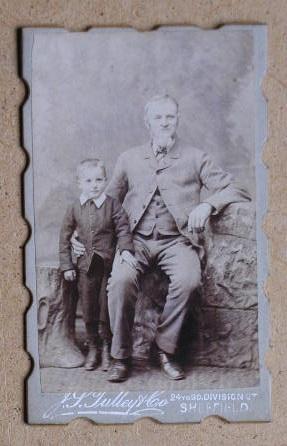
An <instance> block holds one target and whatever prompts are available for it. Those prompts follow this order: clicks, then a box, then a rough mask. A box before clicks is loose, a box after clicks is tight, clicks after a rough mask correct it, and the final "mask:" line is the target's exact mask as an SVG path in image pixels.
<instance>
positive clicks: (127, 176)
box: [73, 95, 249, 382]
mask: <svg viewBox="0 0 287 446" xmlns="http://www.w3.org/2000/svg"><path fill="white" fill-rule="evenodd" d="M178 117H179V115H178V104H177V102H176V101H175V100H174V99H173V98H172V97H170V96H168V95H165V96H157V97H155V98H153V99H152V100H151V101H150V102H149V103H148V104H147V105H146V109H145V123H146V126H147V128H148V130H149V132H150V141H149V142H148V143H147V144H145V145H143V146H140V147H136V148H133V149H131V150H128V151H126V152H124V153H123V154H121V155H120V156H119V158H118V161H117V164H116V166H115V170H114V174H113V177H112V180H111V182H110V184H109V186H108V188H107V191H106V192H107V194H109V195H110V196H112V197H114V198H117V199H119V200H120V201H121V202H123V207H124V208H125V210H126V212H127V214H128V216H129V222H130V227H131V230H132V232H133V237H134V248H135V257H136V259H137V263H136V264H134V265H133V266H131V265H130V264H128V263H127V262H123V261H122V260H121V258H120V256H119V255H116V257H115V260H114V263H113V269H112V274H111V277H110V280H109V284H108V305H109V315H110V324H111V330H112V333H113V338H112V347H111V355H112V357H113V358H114V363H113V366H112V368H111V371H110V375H109V380H110V381H112V382H120V381H124V380H126V379H127V377H128V374H129V367H130V361H129V359H130V357H131V353H132V336H131V333H132V327H133V321H134V309H135V302H136V299H137V296H138V290H139V278H140V275H141V274H142V273H143V272H144V271H145V270H146V269H147V268H148V267H149V266H150V265H151V264H153V265H158V266H159V267H160V268H161V269H162V270H163V271H164V272H165V273H166V275H167V276H168V278H169V288H168V294H167V296H166V301H165V305H164V307H163V311H162V314H161V316H160V319H159V324H158V327H157V333H156V338H155V342H156V345H157V347H158V357H159V362H160V365H161V368H162V370H163V372H164V373H165V375H166V376H167V377H168V378H170V379H174V380H178V379H183V378H184V372H183V370H182V369H181V368H180V366H179V365H178V364H177V363H176V362H175V360H174V354H175V352H176V349H177V347H178V341H179V336H180V332H181V328H182V325H183V322H184V319H185V316H186V314H187V311H188V308H189V305H190V299H191V298H192V296H193V294H194V293H193V292H194V290H195V289H196V288H197V287H198V286H199V285H200V281H201V264H200V260H201V258H202V257H203V248H202V247H201V246H200V245H199V243H198V233H199V232H201V231H203V230H204V226H205V224H206V222H207V220H208V218H209V217H210V215H212V214H217V213H218V212H220V211H221V210H222V209H223V208H224V207H225V206H227V205H228V204H230V203H233V202H238V201H246V200H249V195H248V194H247V192H246V191H245V190H244V189H242V188H240V187H239V186H236V185H235V184H234V182H233V181H232V178H231V176H230V175H229V174H227V173H225V172H224V171H222V170H221V169H220V168H218V167H217V166H216V165H215V164H214V163H213V162H212V160H211V159H210V157H209V156H208V155H207V154H205V153H203V152H201V151H200V150H198V149H196V148H194V147H192V146H191V145H190V144H188V143H186V142H184V141H181V140H180V139H179V138H178V137H177V136H176V129H177V125H178ZM202 187H206V188H207V189H208V190H210V192H211V195H210V196H209V197H208V199H205V200H204V202H201V203H200V191H201V188H202ZM73 247H74V250H75V252H76V253H81V252H82V247H81V245H79V244H77V242H76V241H73Z"/></svg>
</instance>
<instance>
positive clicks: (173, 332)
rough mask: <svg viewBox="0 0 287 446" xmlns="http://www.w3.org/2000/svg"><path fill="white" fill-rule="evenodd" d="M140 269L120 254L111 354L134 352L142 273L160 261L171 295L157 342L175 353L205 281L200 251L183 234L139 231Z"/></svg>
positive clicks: (111, 300)
mask: <svg viewBox="0 0 287 446" xmlns="http://www.w3.org/2000/svg"><path fill="white" fill-rule="evenodd" d="M134 246H135V256H136V258H137V261H138V268H137V269H135V268H133V267H131V266H130V265H129V264H128V263H126V262H125V261H123V260H122V259H121V257H120V254H119V253H117V254H116V257H115V260H114V264H113V269H112V274H111V277H110V279H109V283H108V308H109V315H110V326H111V331H112V334H113V337H112V348H111V354H112V356H113V357H114V358H116V359H125V358H128V357H130V356H131V354H132V327H133V322H134V310H135V303H136V299H137V296H138V291H139V286H140V285H139V283H140V276H141V274H142V273H144V272H145V270H146V269H147V268H149V267H150V265H151V264H156V265H157V266H159V267H160V268H161V269H162V271H163V272H164V273H165V274H166V275H167V276H168V278H169V287H168V294H167V296H166V301H165V304H164V307H163V311H162V314H161V316H160V319H159V324H158V327H157V332H156V338H155V342H156V344H157V346H158V347H159V348H160V349H161V350H163V351H165V352H166V353H170V354H174V353H175V351H176V348H177V346H178V340H179V336H180V332H181V328H182V325H183V322H184V319H185V316H186V314H187V312H188V309H189V305H190V299H191V297H192V295H193V292H194V290H195V289H196V288H197V287H198V286H199V285H200V283H201V267H200V261H199V258H198V255H197V252H196V250H195V249H194V248H193V247H192V246H191V244H190V242H189V241H188V240H187V239H186V238H185V237H183V236H182V235H176V236H170V235H169V236H161V235H158V236H157V237H155V236H154V235H151V236H143V235H140V234H135V236H134Z"/></svg>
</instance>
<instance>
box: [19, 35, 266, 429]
mask: <svg viewBox="0 0 287 446" xmlns="http://www.w3.org/2000/svg"><path fill="white" fill-rule="evenodd" d="M127 48H129V50H127ZM22 52H23V68H22V78H23V79H24V81H25V83H26V84H27V85H28V87H29V95H28V98H27V101H26V102H25V104H24V106H23V131H24V147H25V150H26V151H27V153H28V156H29V162H30V163H29V167H28V169H27V171H26V172H25V217H26V218H27V220H28V222H29V224H30V225H31V229H32V232H31V237H30V239H29V241H28V242H27V244H26V248H25V263H26V285H27V287H28V289H29V290H30V291H31V295H32V303H31V306H30V308H29V310H28V313H27V351H28V352H29V354H30V355H31V357H32V359H33V367H32V366H31V367H32V370H31V373H30V375H29V377H28V378H27V389H28V392H27V394H28V396H27V398H28V401H27V407H28V422H29V423H32V424H54V423H56V424H62V423H68V422H69V421H71V420H73V419H75V418H77V417H87V418H89V419H91V420H94V421H95V422H97V423H130V422H134V421H136V420H138V419H140V418H142V417H151V418H153V419H154V420H158V421H160V422H164V423H172V422H173V423H174V422H176V423H182V422H200V421H201V420H202V419H204V418H205V417H207V416H211V415H217V416H220V417H222V418H225V419H226V420H228V421H269V420H270V417H271V415H270V377H269V373H268V371H267V369H266V366H265V364H264V356H265V354H266V351H267V348H268V311H267V299H266V297H265V295H264V292H263V287H264V282H265V280H266V276H267V266H266V265H267V244H266V239H265V236H264V233H263V231H262V228H261V222H262V218H263V216H264V214H265V212H266V202H267V200H266V171H265V167H264V165H263V162H262V159H261V155H262V150H263V145H264V141H265V139H266V104H265V101H264V99H263V96H262V92H261V83H262V79H263V77H264V75H265V71H266V28H265V27H264V26H225V27H222V28H220V29H219V30H216V31H213V30H211V31H203V30H200V29H197V28H194V27H160V28H159V29H157V30H156V31H150V32H146V33H141V32H138V31H135V30H131V29H116V28H107V29H100V28H99V29H92V30H90V31H89V32H85V33H70V32H68V31H65V30H61V29H57V30H56V29H41V28H33V29H30V28H29V29H28V28H27V29H24V30H22ZM162 92H164V93H166V92H168V93H169V94H170V95H171V96H173V97H175V98H176V100H177V101H178V104H179V111H180V115H179V116H180V123H179V126H178V130H177V134H178V135H179V137H182V136H183V137H184V139H185V140H188V141H189V140H190V141H192V142H191V147H193V146H195V147H198V148H199V149H201V150H204V151H206V152H208V153H210V154H211V155H213V158H215V160H216V161H217V162H218V164H220V165H221V166H222V167H223V168H224V170H226V171H228V172H230V173H231V174H232V175H233V177H235V178H236V179H237V180H239V181H240V183H241V184H244V186H246V187H247V189H248V190H249V193H250V196H251V198H252V199H251V200H249V201H242V202H234V203H231V204H229V205H227V206H226V207H224V209H222V210H221V212H219V213H215V215H211V217H210V218H209V220H208V221H207V223H206V226H205V229H204V231H202V232H201V233H200V234H198V239H199V244H200V245H201V246H202V248H203V251H202V252H204V256H203V257H202V258H201V272H202V281H201V286H200V287H198V289H197V290H196V291H195V292H194V295H193V299H192V300H191V303H190V307H189V309H188V313H187V316H186V318H185V321H184V323H183V326H182V330H181V334H180V339H179V340H178V349H177V351H176V355H175V358H176V360H178V362H179V363H180V364H181V365H182V367H183V368H184V370H185V375H186V378H185V379H184V380H180V381H172V380H169V379H168V378H167V377H166V376H165V375H164V374H163V373H162V372H161V370H160V366H159V362H158V356H157V346H156V342H155V337H156V332H157V326H158V324H159V320H160V318H161V314H162V312H163V308H164V305H165V302H166V296H167V293H168V289H169V278H168V276H167V275H166V274H165V273H164V272H163V271H162V270H161V269H160V268H159V267H158V266H157V265H156V264H154V265H151V266H150V267H149V268H148V269H147V270H146V271H145V273H144V274H142V275H141V277H140V291H139V293H138V299H137V302H136V306H135V316H134V324H133V329H132V330H131V333H130V337H131V339H132V345H133V347H132V355H131V356H132V357H131V359H130V361H131V364H132V365H131V370H130V375H129V377H128V379H127V380H125V381H124V382H121V383H111V382H109V381H108V379H107V378H108V373H107V372H104V371H102V370H101V369H100V367H97V368H96V369H95V370H92V371H86V370H85V368H84V365H85V360H86V355H87V348H88V346H87V342H86V339H85V327H84V322H83V311H82V305H81V301H80V299H79V295H78V289H77V283H76V281H74V282H68V281H66V280H64V278H63V273H62V272H61V270H60V268H59V259H58V238H59V231H60V224H61V219H62V217H63V213H64V210H65V208H66V206H67V204H69V203H70V202H71V200H72V199H74V198H75V197H76V196H77V193H78V192H77V188H76V186H75V184H73V181H74V170H75V166H77V164H78V163H79V162H80V161H81V160H82V159H85V158H86V159H87V158H93V157H94V158H95V157H96V158H100V159H103V160H104V161H105V164H106V166H107V171H108V176H109V177H111V176H112V173H113V169H114V166H115V162H116V160H117V158H118V156H119V155H120V154H121V153H122V152H123V151H125V150H127V149H129V148H131V147H133V146H136V145H139V144H140V143H141V142H142V141H144V139H145V138H147V137H148V135H147V134H146V130H145V127H144V120H143V110H144V106H145V104H146V102H147V101H148V100H149V98H150V97H152V96H155V95H156V94H162ZM191 150H192V149H191ZM208 194H209V191H203V194H202V198H201V200H202V201H203V202H204V200H205V199H207V198H206V197H208ZM185 207H186V209H188V203H186V206H185ZM187 217H188V216H187ZM187 217H186V218H187ZM73 259H74V261H75V262H76V257H75V256H73Z"/></svg>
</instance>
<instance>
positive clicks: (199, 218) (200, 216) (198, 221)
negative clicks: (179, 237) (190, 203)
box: [188, 203, 212, 232]
mask: <svg viewBox="0 0 287 446" xmlns="http://www.w3.org/2000/svg"><path fill="white" fill-rule="evenodd" d="M211 212H212V206H211V204H209V203H201V204H199V205H198V206H196V208H195V209H193V211H191V213H190V214H189V218H188V230H189V231H190V232H193V231H194V232H203V231H204V226H205V224H206V222H207V220H208V218H209V217H210V214H211Z"/></svg>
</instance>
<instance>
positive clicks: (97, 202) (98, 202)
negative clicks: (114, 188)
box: [80, 192, 107, 208]
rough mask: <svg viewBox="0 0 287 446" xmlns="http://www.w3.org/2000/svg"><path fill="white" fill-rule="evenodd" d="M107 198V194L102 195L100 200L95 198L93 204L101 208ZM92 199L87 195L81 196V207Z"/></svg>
mask: <svg viewBox="0 0 287 446" xmlns="http://www.w3.org/2000/svg"><path fill="white" fill-rule="evenodd" d="M106 198H107V196H106V194H105V192H103V193H101V195H100V196H99V197H98V198H93V202H94V203H95V205H96V206H97V208H100V207H101V206H102V204H103V203H104V202H105V200H106ZM89 199H90V198H89V197H87V195H85V194H81V195H80V203H81V206H83V205H84V204H85V203H86V202H87V201H88V200H89Z"/></svg>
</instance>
